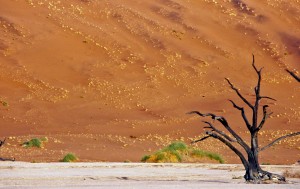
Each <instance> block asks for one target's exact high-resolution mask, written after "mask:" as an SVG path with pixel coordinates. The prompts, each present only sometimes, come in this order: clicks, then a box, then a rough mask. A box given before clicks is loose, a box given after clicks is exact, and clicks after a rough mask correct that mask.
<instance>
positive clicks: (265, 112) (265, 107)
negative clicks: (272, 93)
mask: <svg viewBox="0 0 300 189" xmlns="http://www.w3.org/2000/svg"><path fill="white" fill-rule="evenodd" d="M268 107H269V106H268V105H264V106H263V114H264V116H263V118H262V120H261V122H260V124H259V126H258V127H257V128H256V130H255V131H256V132H258V131H259V130H261V129H262V127H263V126H264V124H265V122H266V120H267V118H268V117H269V116H270V115H271V114H268V112H267V108H268Z"/></svg>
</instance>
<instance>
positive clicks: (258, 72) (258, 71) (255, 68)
mask: <svg viewBox="0 0 300 189" xmlns="http://www.w3.org/2000/svg"><path fill="white" fill-rule="evenodd" d="M252 67H253V68H254V70H255V71H256V73H257V74H260V73H261V71H262V70H263V69H264V68H263V67H262V68H260V69H259V70H258V69H257V67H256V66H255V58H254V54H252Z"/></svg>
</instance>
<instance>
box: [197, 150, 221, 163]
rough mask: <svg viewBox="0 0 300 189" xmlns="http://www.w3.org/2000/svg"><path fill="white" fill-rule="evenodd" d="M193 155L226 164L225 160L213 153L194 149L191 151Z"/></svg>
mask: <svg viewBox="0 0 300 189" xmlns="http://www.w3.org/2000/svg"><path fill="white" fill-rule="evenodd" d="M191 155H192V156H196V157H208V158H209V159H211V160H216V161H218V162H219V163H224V160H223V158H222V157H221V156H220V155H219V154H216V153H212V152H207V151H203V150H199V149H193V150H192V151H191Z"/></svg>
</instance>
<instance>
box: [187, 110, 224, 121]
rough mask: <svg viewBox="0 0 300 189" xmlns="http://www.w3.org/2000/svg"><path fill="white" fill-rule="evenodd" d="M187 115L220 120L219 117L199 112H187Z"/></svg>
mask: <svg viewBox="0 0 300 189" xmlns="http://www.w3.org/2000/svg"><path fill="white" fill-rule="evenodd" d="M187 114H197V115H199V116H201V117H207V116H210V117H211V118H212V119H213V120H217V119H220V118H221V116H216V115H215V114H212V113H205V114H203V113H201V112H198V111H191V112H188V113H187Z"/></svg>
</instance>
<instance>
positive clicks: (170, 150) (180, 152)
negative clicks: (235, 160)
mask: <svg viewBox="0 0 300 189" xmlns="http://www.w3.org/2000/svg"><path fill="white" fill-rule="evenodd" d="M204 157H207V158H209V159H211V160H216V161H218V162H219V163H224V160H223V158H222V157H221V156H220V155H219V154H216V153H211V152H207V151H203V150H199V149H195V148H192V147H188V146H187V145H186V144H185V143H183V142H174V143H172V144H170V145H169V146H167V147H165V148H163V149H161V150H159V151H157V152H155V153H153V154H152V155H145V156H143V157H142V159H141V161H142V162H148V163H167V162H169V163H178V162H195V161H197V159H201V158H204Z"/></svg>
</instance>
